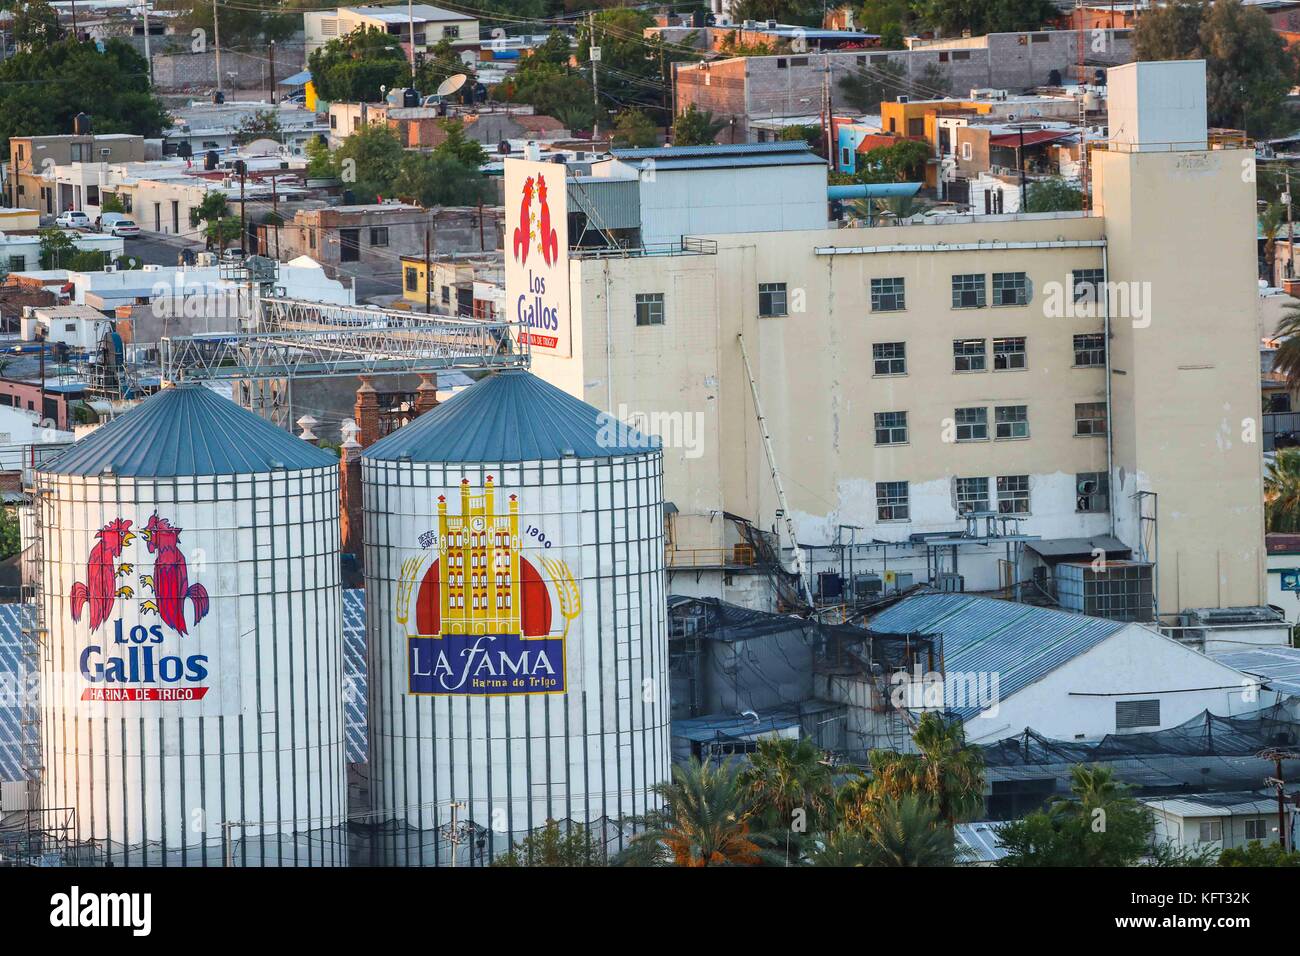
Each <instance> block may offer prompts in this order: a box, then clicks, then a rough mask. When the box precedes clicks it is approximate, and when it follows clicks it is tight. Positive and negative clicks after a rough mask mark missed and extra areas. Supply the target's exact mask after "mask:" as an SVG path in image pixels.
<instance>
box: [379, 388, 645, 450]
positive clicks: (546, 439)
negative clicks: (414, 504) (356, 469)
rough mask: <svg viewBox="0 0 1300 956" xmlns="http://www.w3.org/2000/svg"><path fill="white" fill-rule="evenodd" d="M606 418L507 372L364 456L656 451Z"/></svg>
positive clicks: (459, 396)
mask: <svg viewBox="0 0 1300 956" xmlns="http://www.w3.org/2000/svg"><path fill="white" fill-rule="evenodd" d="M658 447H659V440H658V439H657V438H653V437H647V436H644V435H642V434H641V433H640V432H638V431H637V430H636V429H634V428H630V427H629V426H627V425H625V424H623V423H622V422H620V421H618V419H616V418H615V417H614V416H613V415H609V414H606V413H605V412H602V411H600V410H599V409H597V408H596V407H595V406H592V405H588V404H587V403H586V402H584V401H581V400H579V399H576V398H574V397H573V396H572V395H570V394H568V393H567V392H564V391H561V390H560V389H558V388H556V387H555V386H554V385H551V384H550V383H549V382H545V381H543V380H542V379H540V378H538V377H537V376H536V375H533V374H532V373H530V372H525V371H523V370H521V369H508V370H504V371H500V372H496V373H494V374H492V375H489V376H488V377H487V378H484V379H480V380H479V381H478V382H476V383H474V384H473V385H471V386H470V387H469V388H467V389H465V390H464V391H463V392H458V393H457V394H455V395H453V396H452V397H451V398H450V399H448V400H447V401H446V402H443V403H442V404H441V405H439V406H438V407H437V408H435V409H433V410H432V411H428V412H425V413H424V414H423V415H421V416H420V417H419V418H417V419H416V420H415V421H413V422H411V424H409V425H407V426H405V427H404V428H400V429H398V430H397V431H395V432H393V433H392V434H391V435H389V436H388V437H386V438H382V439H380V440H379V441H377V442H375V443H374V444H373V445H371V446H370V447H369V448H367V449H366V450H365V452H364V456H365V457H366V458H368V459H371V460H374V461H398V460H401V459H410V460H411V461H438V462H442V461H450V462H505V461H553V460H558V459H560V458H611V457H616V456H622V455H643V454H646V453H647V452H650V451H654V450H658Z"/></svg>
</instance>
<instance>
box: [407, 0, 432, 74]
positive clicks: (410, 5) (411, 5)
mask: <svg viewBox="0 0 1300 956" xmlns="http://www.w3.org/2000/svg"><path fill="white" fill-rule="evenodd" d="M406 25H407V27H408V28H409V29H410V31H411V89H415V0H406ZM425 29H426V30H427V29H428V27H425Z"/></svg>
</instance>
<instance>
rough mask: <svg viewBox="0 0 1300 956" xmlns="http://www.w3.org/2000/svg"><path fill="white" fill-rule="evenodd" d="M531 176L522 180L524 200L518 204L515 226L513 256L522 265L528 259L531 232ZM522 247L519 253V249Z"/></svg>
mask: <svg viewBox="0 0 1300 956" xmlns="http://www.w3.org/2000/svg"><path fill="white" fill-rule="evenodd" d="M532 220H533V177H531V176H529V177H528V179H526V180H525V181H524V201H523V202H522V203H520V204H519V225H518V226H516V227H515V242H514V250H515V258H516V259H517V260H519V263H520V264H521V265H522V264H523V263H526V262H527V261H528V245H529V243H530V242H531V241H532V234H533V221H532ZM521 248H522V249H523V254H522V255H521V254H520V252H519V250H520V249H521Z"/></svg>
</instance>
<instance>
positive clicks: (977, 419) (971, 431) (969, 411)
mask: <svg viewBox="0 0 1300 956" xmlns="http://www.w3.org/2000/svg"><path fill="white" fill-rule="evenodd" d="M953 421H954V422H955V423H956V426H957V441H984V440H985V439H986V438H988V437H989V410H988V408H986V407H978V408H957V409H954V410H953Z"/></svg>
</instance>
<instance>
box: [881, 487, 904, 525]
mask: <svg viewBox="0 0 1300 956" xmlns="http://www.w3.org/2000/svg"><path fill="white" fill-rule="evenodd" d="M908 514H909V511H908V500H907V482H905V481H878V482H876V520H877V521H907V520H908Z"/></svg>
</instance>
